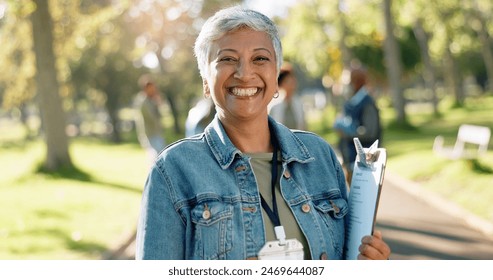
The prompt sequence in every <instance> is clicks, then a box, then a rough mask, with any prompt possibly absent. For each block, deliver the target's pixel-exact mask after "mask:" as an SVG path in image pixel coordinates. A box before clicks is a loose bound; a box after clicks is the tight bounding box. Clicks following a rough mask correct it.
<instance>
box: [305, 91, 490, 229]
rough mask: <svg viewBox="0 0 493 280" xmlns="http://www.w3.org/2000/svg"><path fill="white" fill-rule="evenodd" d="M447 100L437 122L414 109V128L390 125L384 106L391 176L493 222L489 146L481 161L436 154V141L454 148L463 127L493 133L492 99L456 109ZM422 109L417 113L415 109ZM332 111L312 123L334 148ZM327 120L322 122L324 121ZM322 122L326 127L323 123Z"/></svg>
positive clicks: (410, 111) (390, 114)
mask: <svg viewBox="0 0 493 280" xmlns="http://www.w3.org/2000/svg"><path fill="white" fill-rule="evenodd" d="M449 104H451V102H447V100H444V101H443V102H442V104H441V105H442V106H441V107H440V111H441V115H440V116H438V117H435V116H433V114H432V112H431V110H429V109H426V108H422V107H418V106H414V105H412V106H409V107H408V110H407V113H408V121H409V123H410V124H411V127H407V128H402V129H401V128H398V127H395V126H393V125H391V121H392V120H393V118H394V112H393V109H391V108H389V107H388V106H386V104H385V103H383V102H382V103H381V104H380V108H381V116H382V122H383V125H384V134H383V141H382V142H383V146H384V147H385V148H386V149H387V153H388V157H389V158H388V163H387V170H388V171H389V172H392V173H394V174H398V175H400V176H402V177H404V178H407V179H410V180H413V181H416V182H419V183H421V185H422V186H423V187H424V188H426V189H428V190H431V191H433V192H435V193H438V194H440V195H442V196H443V197H445V198H447V199H449V200H451V201H453V202H455V203H457V204H458V205H460V206H461V207H463V208H464V209H466V210H468V211H470V212H472V213H474V214H476V215H478V216H479V217H481V218H483V219H485V220H489V221H493V204H492V203H491V201H493V151H492V144H491V141H490V147H489V151H488V153H487V154H486V155H485V156H484V157H481V158H480V159H478V160H476V161H468V160H456V161H452V160H448V159H444V158H441V157H439V156H437V155H435V154H434V153H433V150H432V148H433V141H434V138H435V137H436V136H437V135H443V136H444V137H445V144H446V145H453V143H454V142H455V138H456V135H457V130H458V127H459V125H460V124H463V123H469V124H476V125H482V126H488V127H489V128H490V129H492V130H493V122H491V111H493V97H492V96H483V97H470V98H468V99H467V100H466V104H465V106H464V107H463V108H453V107H452V106H450V105H449ZM415 108H417V109H415ZM333 116H335V114H334V112H333V111H330V109H329V110H328V111H326V112H324V113H323V115H322V117H318V119H317V118H314V119H312V122H311V124H312V127H311V129H312V130H314V131H315V132H318V133H320V134H321V135H323V136H324V137H325V138H326V139H327V140H328V141H329V143H332V144H335V143H336V141H337V137H336V135H335V133H334V132H333V131H332V130H331V129H330V127H329V126H328V125H327V124H331V123H332V122H333ZM321 120H323V121H321ZM322 122H323V123H322Z"/></svg>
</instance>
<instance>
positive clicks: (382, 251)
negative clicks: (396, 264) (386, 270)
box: [358, 230, 390, 260]
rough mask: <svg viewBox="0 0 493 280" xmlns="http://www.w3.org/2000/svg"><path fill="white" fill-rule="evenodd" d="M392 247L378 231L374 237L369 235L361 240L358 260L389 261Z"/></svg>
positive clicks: (374, 233)
mask: <svg viewBox="0 0 493 280" xmlns="http://www.w3.org/2000/svg"><path fill="white" fill-rule="evenodd" d="M389 257H390V247H389V245H387V243H385V242H384V241H383V239H382V233H381V232H380V231H378V230H376V231H374V232H373V236H370V235H367V236H365V237H363V238H362V239H361V245H360V246H359V255H358V260H388V259H389Z"/></svg>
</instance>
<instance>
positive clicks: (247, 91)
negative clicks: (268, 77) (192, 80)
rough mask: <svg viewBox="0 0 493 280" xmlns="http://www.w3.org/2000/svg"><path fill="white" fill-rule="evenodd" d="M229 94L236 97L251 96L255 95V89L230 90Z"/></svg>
mask: <svg viewBox="0 0 493 280" xmlns="http://www.w3.org/2000/svg"><path fill="white" fill-rule="evenodd" d="M231 93H233V94H234V95H237V96H253V95H255V93H257V88H236V87H235V88H232V89H231Z"/></svg>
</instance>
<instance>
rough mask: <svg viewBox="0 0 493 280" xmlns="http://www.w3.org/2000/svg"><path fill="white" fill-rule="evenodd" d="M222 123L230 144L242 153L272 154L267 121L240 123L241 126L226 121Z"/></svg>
mask: <svg viewBox="0 0 493 280" xmlns="http://www.w3.org/2000/svg"><path fill="white" fill-rule="evenodd" d="M222 123H223V126H224V129H225V130H226V134H228V136H229V139H231V142H233V144H234V145H235V146H236V147H237V148H238V149H239V150H240V151H242V152H243V153H262V152H272V145H271V141H270V130H269V123H268V121H267V119H266V120H265V121H263V122H262V121H253V122H241V125H237V124H235V123H234V122H233V123H228V122H227V121H226V122H222Z"/></svg>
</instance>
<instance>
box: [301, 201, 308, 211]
mask: <svg viewBox="0 0 493 280" xmlns="http://www.w3.org/2000/svg"><path fill="white" fill-rule="evenodd" d="M301 211H303V212H305V213H308V212H310V205H309V204H308V203H305V204H303V205H302V206H301Z"/></svg>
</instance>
